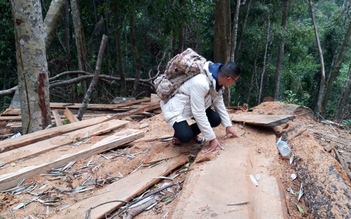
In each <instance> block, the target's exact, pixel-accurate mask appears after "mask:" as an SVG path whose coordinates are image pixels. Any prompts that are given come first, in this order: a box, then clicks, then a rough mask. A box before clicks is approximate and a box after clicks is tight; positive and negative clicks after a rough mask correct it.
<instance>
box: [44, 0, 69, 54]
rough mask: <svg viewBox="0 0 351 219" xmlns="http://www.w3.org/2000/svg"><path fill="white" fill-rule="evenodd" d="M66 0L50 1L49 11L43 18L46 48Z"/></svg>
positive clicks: (53, 35) (52, 37) (53, 34)
mask: <svg viewBox="0 0 351 219" xmlns="http://www.w3.org/2000/svg"><path fill="white" fill-rule="evenodd" d="M66 3H67V0H53V1H51V4H50V7H49V11H48V13H47V14H46V15H45V19H44V28H45V31H44V39H45V47H46V50H48V49H49V48H50V44H51V42H52V40H53V39H54V37H55V30H56V27H57V25H58V23H59V21H60V18H61V16H62V13H63V10H64V8H65V5H66Z"/></svg>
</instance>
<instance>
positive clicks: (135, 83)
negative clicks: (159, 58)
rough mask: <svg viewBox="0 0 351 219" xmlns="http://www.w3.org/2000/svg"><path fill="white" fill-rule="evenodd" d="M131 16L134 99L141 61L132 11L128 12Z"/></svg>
mask: <svg viewBox="0 0 351 219" xmlns="http://www.w3.org/2000/svg"><path fill="white" fill-rule="evenodd" d="M130 13H131V15H130V18H129V27H130V41H131V42H132V48H133V54H134V58H135V64H136V65H135V81H134V86H133V91H132V96H133V97H136V96H137V92H138V86H139V80H140V72H141V59H140V56H139V51H138V47H137V45H136V38H135V32H134V28H135V27H134V14H133V13H134V10H131V11H130Z"/></svg>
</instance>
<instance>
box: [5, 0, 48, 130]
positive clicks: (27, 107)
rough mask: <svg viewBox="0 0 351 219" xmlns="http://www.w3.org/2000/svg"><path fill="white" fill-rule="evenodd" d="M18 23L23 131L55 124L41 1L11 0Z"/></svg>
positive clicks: (19, 78)
mask: <svg viewBox="0 0 351 219" xmlns="http://www.w3.org/2000/svg"><path fill="white" fill-rule="evenodd" d="M11 7H12V14H13V19H14V25H15V38H16V59H17V73H18V86H19V95H20V101H21V116H22V133H23V134H27V133H31V132H35V131H39V130H42V129H44V128H46V127H47V126H48V125H49V124H50V123H51V112H50V94H49V78H48V63H47V60H46V50H45V41H44V38H43V35H44V31H43V30H44V28H43V27H44V23H43V19H42V9H41V4H40V1H36V2H34V1H31V0H11Z"/></svg>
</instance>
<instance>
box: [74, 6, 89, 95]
mask: <svg viewBox="0 0 351 219" xmlns="http://www.w3.org/2000/svg"><path fill="white" fill-rule="evenodd" d="M71 10H72V20H73V25H74V36H75V40H76V47H77V55H78V65H79V70H82V71H87V49H86V44H85V35H84V28H83V23H82V20H81V18H80V8H79V4H78V0H71ZM86 87H87V86H86V81H83V82H82V90H83V93H85V92H86V90H87V88H86ZM75 90H76V89H75ZM73 94H74V95H75V92H73ZM73 100H75V98H74V99H73Z"/></svg>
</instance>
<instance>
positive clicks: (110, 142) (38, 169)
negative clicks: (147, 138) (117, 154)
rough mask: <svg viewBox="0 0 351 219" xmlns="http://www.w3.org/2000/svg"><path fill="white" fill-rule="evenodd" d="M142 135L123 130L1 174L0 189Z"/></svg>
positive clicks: (139, 132)
mask: <svg viewBox="0 0 351 219" xmlns="http://www.w3.org/2000/svg"><path fill="white" fill-rule="evenodd" d="M143 136H144V132H142V131H139V130H131V129H129V130H125V131H122V132H118V133H115V134H114V135H111V136H109V137H106V138H104V139H102V140H101V141H99V142H97V143H96V144H94V145H92V146H91V147H90V148H87V149H84V150H81V151H79V152H76V153H74V154H65V155H63V156H61V157H58V158H57V159H56V160H54V161H52V162H50V163H43V164H41V165H38V166H28V167H24V168H22V169H20V170H18V171H17V172H11V173H8V174H3V175H1V176H0V191H4V190H6V189H9V188H11V187H14V186H16V185H17V184H18V182H19V181H20V180H22V179H28V178H30V177H33V176H35V175H37V174H42V173H45V172H46V171H48V170H50V169H53V168H57V167H60V166H62V165H65V164H67V163H69V162H71V161H74V160H76V159H84V158H87V157H91V156H92V155H94V154H99V153H101V152H104V151H108V150H110V149H112V148H117V147H118V146H121V145H124V144H126V143H128V142H131V141H134V140H136V139H139V138H142V137H143Z"/></svg>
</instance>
